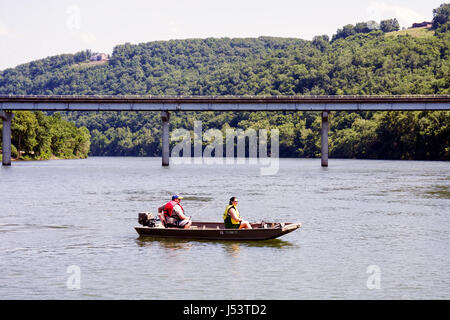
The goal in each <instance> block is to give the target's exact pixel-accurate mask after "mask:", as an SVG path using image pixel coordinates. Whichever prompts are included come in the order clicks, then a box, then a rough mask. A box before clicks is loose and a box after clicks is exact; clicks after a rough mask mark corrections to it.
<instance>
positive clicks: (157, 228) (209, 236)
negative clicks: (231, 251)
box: [135, 212, 301, 240]
mask: <svg viewBox="0 0 450 320" xmlns="http://www.w3.org/2000/svg"><path fill="white" fill-rule="evenodd" d="M139 223H140V224H142V227H135V229H136V231H137V233H138V234H139V235H140V236H142V237H158V238H159V237H164V238H183V239H199V240H203V239H204V240H267V239H274V238H278V237H281V236H283V235H285V234H288V233H290V232H292V231H294V230H297V229H298V228H300V227H301V224H300V223H291V222H282V223H280V222H256V223H251V226H252V229H225V225H224V223H223V222H201V221H197V222H194V221H193V222H192V225H191V227H190V228H189V229H181V228H165V227H164V226H163V225H162V224H161V222H160V221H158V220H156V219H154V218H153V215H152V214H151V213H147V212H141V213H139Z"/></svg>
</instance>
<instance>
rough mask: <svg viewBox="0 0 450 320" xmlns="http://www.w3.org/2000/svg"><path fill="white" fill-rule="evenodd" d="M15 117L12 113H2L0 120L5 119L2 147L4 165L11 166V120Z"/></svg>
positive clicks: (0, 112) (0, 113)
mask: <svg viewBox="0 0 450 320" xmlns="http://www.w3.org/2000/svg"><path fill="white" fill-rule="evenodd" d="M13 117H14V114H13V113H12V112H7V111H0V118H2V119H3V131H2V134H3V145H2V152H3V153H2V156H3V158H2V165H4V166H10V165H11V120H12V118H13Z"/></svg>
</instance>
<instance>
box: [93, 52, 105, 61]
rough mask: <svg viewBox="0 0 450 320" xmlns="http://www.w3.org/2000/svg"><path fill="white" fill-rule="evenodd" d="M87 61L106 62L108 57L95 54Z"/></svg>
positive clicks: (103, 54) (102, 54)
mask: <svg viewBox="0 0 450 320" xmlns="http://www.w3.org/2000/svg"><path fill="white" fill-rule="evenodd" d="M89 60H90V61H107V60H108V56H107V55H106V53H95V54H93V55H92V56H91V57H90V58H89Z"/></svg>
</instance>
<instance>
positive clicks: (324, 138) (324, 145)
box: [321, 111, 328, 167]
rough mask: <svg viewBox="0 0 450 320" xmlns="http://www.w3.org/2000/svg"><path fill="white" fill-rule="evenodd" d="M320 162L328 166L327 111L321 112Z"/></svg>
mask: <svg viewBox="0 0 450 320" xmlns="http://www.w3.org/2000/svg"><path fill="white" fill-rule="evenodd" d="M321 136H322V138H321V158H322V159H321V162H322V167H328V111H323V112H322V130H321Z"/></svg>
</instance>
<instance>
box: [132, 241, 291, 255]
mask: <svg viewBox="0 0 450 320" xmlns="http://www.w3.org/2000/svg"><path fill="white" fill-rule="evenodd" d="M136 243H137V245H138V246H139V247H154V246H158V247H160V248H163V249H168V250H189V249H191V248H192V247H194V246H196V245H200V246H205V245H211V246H217V245H219V246H222V247H223V248H224V249H225V251H226V252H227V253H229V254H231V255H233V256H237V255H238V254H239V251H240V250H241V249H242V248H250V247H252V248H279V249H288V248H295V247H296V245H294V244H293V243H291V242H289V241H285V240H280V239H270V240H264V241H232V240H189V239H172V238H160V237H138V238H137V239H136Z"/></svg>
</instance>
